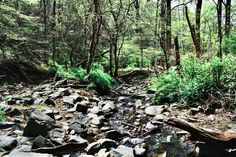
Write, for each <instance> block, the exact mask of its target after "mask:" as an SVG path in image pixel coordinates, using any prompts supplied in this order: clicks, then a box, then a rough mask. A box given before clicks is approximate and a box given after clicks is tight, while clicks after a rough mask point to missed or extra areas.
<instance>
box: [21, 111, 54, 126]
mask: <svg viewBox="0 0 236 157" xmlns="http://www.w3.org/2000/svg"><path fill="white" fill-rule="evenodd" d="M25 116H26V117H27V118H28V119H31V120H35V121H38V122H40V123H45V124H49V125H51V124H54V122H55V120H54V119H52V118H51V117H50V116H48V115H47V114H45V113H42V112H40V111H39V110H37V109H35V110H26V111H25Z"/></svg>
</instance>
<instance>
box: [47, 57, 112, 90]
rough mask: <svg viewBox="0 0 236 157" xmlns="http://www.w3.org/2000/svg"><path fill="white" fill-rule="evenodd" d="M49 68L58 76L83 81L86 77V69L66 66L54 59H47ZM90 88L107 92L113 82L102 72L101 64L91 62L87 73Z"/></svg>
mask: <svg viewBox="0 0 236 157" xmlns="http://www.w3.org/2000/svg"><path fill="white" fill-rule="evenodd" d="M49 70H50V71H51V72H52V73H53V74H56V75H58V76H60V77H63V78H67V79H78V80H80V81H85V80H86V78H87V74H86V70H85V69H83V68H75V67H67V68H65V66H64V65H60V64H58V63H56V62H54V61H49ZM88 78H89V81H90V85H89V87H90V88H93V89H95V90H96V91H97V92H98V93H100V94H107V93H108V92H109V91H110V89H111V88H112V86H113V85H114V84H115V81H114V79H113V78H112V77H111V76H110V75H108V74H107V73H105V72H104V68H103V67H102V66H101V64H97V63H95V64H93V65H92V67H91V71H90V73H89V77H88Z"/></svg>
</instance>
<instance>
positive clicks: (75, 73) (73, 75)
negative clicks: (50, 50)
mask: <svg viewBox="0 0 236 157" xmlns="http://www.w3.org/2000/svg"><path fill="white" fill-rule="evenodd" d="M48 66H49V68H48V70H49V71H50V72H51V73H52V74H54V75H58V76H59V77H63V78H67V79H78V80H82V81H84V80H85V79H86V70H85V69H82V68H75V67H67V65H62V64H58V63H57V62H54V61H52V60H49V62H48Z"/></svg>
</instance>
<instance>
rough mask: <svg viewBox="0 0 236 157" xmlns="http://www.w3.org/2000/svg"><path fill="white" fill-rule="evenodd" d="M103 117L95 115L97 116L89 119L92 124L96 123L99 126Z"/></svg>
mask: <svg viewBox="0 0 236 157" xmlns="http://www.w3.org/2000/svg"><path fill="white" fill-rule="evenodd" d="M104 119H105V118H104V117H103V116H99V117H98V116H97V117H93V118H92V119H91V121H90V122H91V124H94V125H97V126H101V125H102V124H103V121H104Z"/></svg>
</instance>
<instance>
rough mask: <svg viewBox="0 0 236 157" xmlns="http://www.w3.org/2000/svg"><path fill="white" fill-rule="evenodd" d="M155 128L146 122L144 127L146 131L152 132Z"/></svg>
mask: <svg viewBox="0 0 236 157" xmlns="http://www.w3.org/2000/svg"><path fill="white" fill-rule="evenodd" d="M155 128H156V126H155V125H153V124H152V123H151V122H148V123H147V124H146V126H145V129H147V130H153V129H155Z"/></svg>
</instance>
